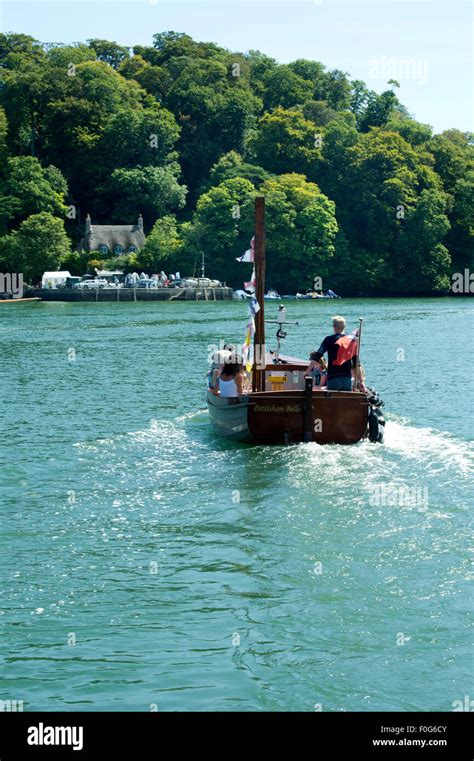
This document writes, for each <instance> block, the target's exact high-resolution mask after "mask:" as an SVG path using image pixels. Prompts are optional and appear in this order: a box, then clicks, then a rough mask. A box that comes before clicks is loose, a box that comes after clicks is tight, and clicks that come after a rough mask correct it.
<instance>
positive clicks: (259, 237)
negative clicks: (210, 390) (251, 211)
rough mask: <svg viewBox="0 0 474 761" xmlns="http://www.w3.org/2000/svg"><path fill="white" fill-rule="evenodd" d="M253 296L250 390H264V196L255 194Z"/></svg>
mask: <svg viewBox="0 0 474 761" xmlns="http://www.w3.org/2000/svg"><path fill="white" fill-rule="evenodd" d="M254 264H255V298H256V299H257V302H258V304H259V306H260V309H259V310H258V312H257V314H256V315H255V335H254V344H253V348H254V351H253V373H252V391H264V390H265V364H266V347H265V316H264V299H263V295H264V293H265V196H257V197H256V199H255V244H254Z"/></svg>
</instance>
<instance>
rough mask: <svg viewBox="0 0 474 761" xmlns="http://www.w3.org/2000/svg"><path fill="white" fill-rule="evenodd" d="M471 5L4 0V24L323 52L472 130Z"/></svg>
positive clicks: (63, 35)
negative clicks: (179, 35)
mask: <svg viewBox="0 0 474 761" xmlns="http://www.w3.org/2000/svg"><path fill="white" fill-rule="evenodd" d="M472 13H473V5H472V3H471V2H470V1H469V0H454V1H452V2H451V1H450V0H445V2H437V0H397V2H392V0H302V1H297V2H293V1H291V0H260V1H254V0H205V2H203V1H202V0H187V1H185V0H173V1H172V2H166V1H165V0H91V1H90V2H81V1H79V0H60V2H59V1H58V2H44V1H43V0H29V1H28V2H26V1H25V2H24V1H23V0H0V31H2V32H22V33H24V34H29V35H31V36H32V37H35V38H36V39H38V40H40V41H41V42H65V43H67V42H79V41H85V40H87V39H90V38H94V37H98V38H102V39H107V40H114V41H116V42H118V43H120V44H122V45H128V46H132V45H134V44H135V45H137V44H140V45H151V44H152V41H153V40H152V38H153V34H155V33H156V32H163V31H167V30H174V31H177V32H186V33H187V34H189V35H191V36H192V37H193V38H194V39H196V40H200V41H212V42H216V43H218V44H219V45H222V46H223V47H226V48H228V49H230V50H234V51H240V52H245V51H247V50H252V49H253V50H261V51H262V52H263V53H266V54H267V55H270V56H272V57H274V58H276V59H277V60H278V61H280V62H281V63H288V62H290V61H293V60H295V59H297V58H309V59H312V60H317V61H321V62H322V63H323V64H324V65H325V66H326V67H327V68H329V69H332V68H338V69H342V70H343V71H346V72H348V73H349V74H350V76H351V78H353V79H362V80H363V81H364V82H366V84H367V85H368V87H369V88H371V89H373V90H376V91H377V92H382V91H383V90H384V89H385V85H386V82H387V80H388V79H396V80H398V81H399V83H400V90H399V92H398V95H399V98H400V100H401V101H402V103H403V104H404V105H405V106H407V108H408V110H409V111H410V113H411V114H413V116H414V117H415V118H416V119H418V120H419V121H421V122H424V123H427V124H431V125H432V126H433V128H434V130H435V132H442V131H443V130H445V129H450V128H452V127H455V128H457V129H460V130H462V131H474V120H473V116H474V109H473V105H474V100H473V55H472V53H473V47H472V46H473V25H472Z"/></svg>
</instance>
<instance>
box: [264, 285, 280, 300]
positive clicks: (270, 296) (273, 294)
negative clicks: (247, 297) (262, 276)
mask: <svg viewBox="0 0 474 761" xmlns="http://www.w3.org/2000/svg"><path fill="white" fill-rule="evenodd" d="M263 298H264V299H265V301H276V300H279V299H281V296H280V294H279V293H278V291H274V290H273V289H272V288H270V290H269V291H268V292H267V293H266V294H265V296H264V297H263Z"/></svg>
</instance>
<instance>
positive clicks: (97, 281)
mask: <svg viewBox="0 0 474 761" xmlns="http://www.w3.org/2000/svg"><path fill="white" fill-rule="evenodd" d="M106 286H107V280H106V279H105V278H103V277H96V278H94V279H93V280H82V281H81V282H80V283H76V284H75V285H73V286H72V287H73V288H79V289H81V290H89V289H91V290H94V289H95V288H105V287H106Z"/></svg>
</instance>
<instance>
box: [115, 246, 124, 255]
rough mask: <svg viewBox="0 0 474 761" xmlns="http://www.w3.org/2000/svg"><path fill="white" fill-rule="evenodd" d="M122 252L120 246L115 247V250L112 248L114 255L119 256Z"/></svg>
mask: <svg viewBox="0 0 474 761" xmlns="http://www.w3.org/2000/svg"><path fill="white" fill-rule="evenodd" d="M122 251H123V248H122V246H115V248H114V253H115V254H121V253H122Z"/></svg>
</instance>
